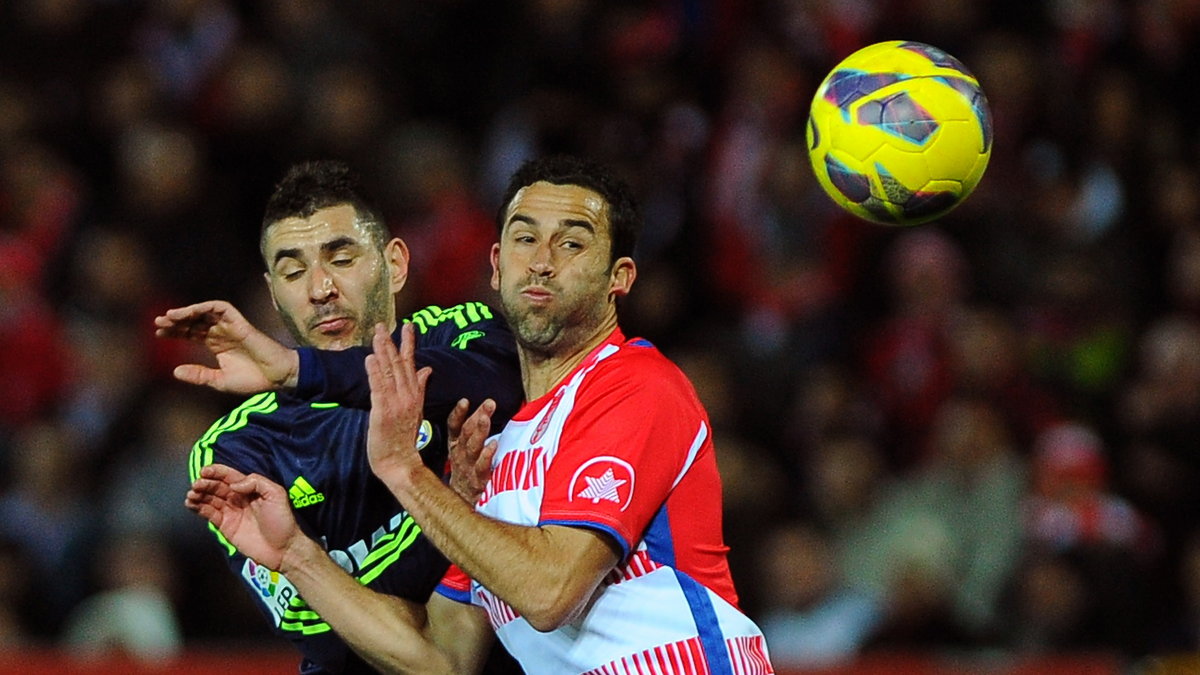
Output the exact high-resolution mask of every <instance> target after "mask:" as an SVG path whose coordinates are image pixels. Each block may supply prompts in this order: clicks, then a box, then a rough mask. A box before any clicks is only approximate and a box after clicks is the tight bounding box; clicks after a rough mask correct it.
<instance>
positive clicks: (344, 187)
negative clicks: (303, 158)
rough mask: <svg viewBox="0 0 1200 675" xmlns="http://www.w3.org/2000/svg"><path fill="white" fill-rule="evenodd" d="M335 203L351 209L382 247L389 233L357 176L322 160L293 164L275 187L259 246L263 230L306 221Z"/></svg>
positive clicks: (337, 163) (338, 163)
mask: <svg viewBox="0 0 1200 675" xmlns="http://www.w3.org/2000/svg"><path fill="white" fill-rule="evenodd" d="M339 204H349V205H350V206H353V207H354V212H355V215H356V218H357V220H358V222H359V223H360V224H362V225H363V226H364V227H365V228H366V230H367V232H368V233H369V234H370V235H371V237H372V238H373V239H374V245H375V246H376V248H380V249H382V248H383V245H384V244H385V243H387V241H388V239H389V236H388V235H389V232H388V230H387V228H386V227H385V226H384V224H383V219H382V218H380V217H379V212H378V211H377V210H376V209H375V207H374V206H373V205H372V204H371V202H370V200H369V199H368V198H367V197H366V196H365V194H364V192H363V188H362V186H361V183H360V181H359V178H358V175H357V174H356V173H355V172H354V171H353V170H352V169H351V168H350V167H349V166H348V165H347V164H346V163H345V162H341V161H337V160H330V159H322V160H314V161H308V162H300V163H298V164H293V165H292V166H291V167H289V168H288V170H287V173H285V174H284V176H283V178H282V179H281V180H280V181H279V182H278V183H277V184H276V185H275V191H274V192H273V193H271V197H270V199H268V200H267V207H266V209H264V212H263V220H262V229H261V230H260V231H259V246H260V248H261V246H262V245H263V243H265V241H266V237H267V228H269V227H271V225H273V224H275V223H277V222H279V221H281V220H283V219H285V218H308V217H309V216H311V215H312V214H314V213H316V212H317V211H319V210H321V209H324V208H328V207H330V206H338V205H339Z"/></svg>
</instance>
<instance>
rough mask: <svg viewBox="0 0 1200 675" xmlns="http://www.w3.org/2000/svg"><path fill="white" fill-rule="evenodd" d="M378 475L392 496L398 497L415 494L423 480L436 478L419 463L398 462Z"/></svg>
mask: <svg viewBox="0 0 1200 675" xmlns="http://www.w3.org/2000/svg"><path fill="white" fill-rule="evenodd" d="M376 475H378V476H379V480H381V481H383V484H384V485H386V486H387V488H388V489H389V490H391V492H392V494H394V495H396V496H397V497H401V496H407V495H411V494H413V492H414V491H416V489H417V486H418V485H420V483H421V481H422V480H423V479H425V478H430V477H434V476H433V472H431V471H430V470H429V469H428V468H427V467H426V466H425V465H424V464H423V463H421V462H419V461H418V462H412V463H399V462H398V463H395V464H392V465H390V466H387V467H384V468H382V469H381V470H380V471H378V472H376ZM439 482H440V480H439ZM402 501H403V500H402Z"/></svg>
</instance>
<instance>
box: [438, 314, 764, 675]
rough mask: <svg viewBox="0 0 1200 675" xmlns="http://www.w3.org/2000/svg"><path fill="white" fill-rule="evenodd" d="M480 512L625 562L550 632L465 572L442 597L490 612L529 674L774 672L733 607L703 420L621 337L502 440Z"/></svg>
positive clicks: (758, 636)
mask: <svg viewBox="0 0 1200 675" xmlns="http://www.w3.org/2000/svg"><path fill="white" fill-rule="evenodd" d="M493 469H494V471H493V473H492V477H491V480H490V481H489V482H488V484H487V487H486V488H485V490H484V492H483V494H482V495H481V496H480V498H479V502H478V504H477V505H476V508H477V510H478V511H479V512H481V513H484V514H486V515H488V516H491V517H493V518H496V519H498V520H502V521H506V522H510V523H515V524H519V525H528V526H537V525H565V526H569V527H586V528H591V529H595V530H599V531H601V532H604V533H606V534H607V535H608V536H610V537H611V538H612V539H613V541H614V542H616V543H617V544H618V545H619V546H620V547H621V549H622V552H623V555H622V558H621V563H620V564H619V565H618V566H617V568H615V569H614V570H613V571H612V573H610V574H609V576H608V578H607V579H606V580H605V582H604V583H603V584H602V585H601V587H600V589H599V591H598V593H597V596H596V597H595V599H594V601H593V602H592V604H591V605H590V606H589V607H588V609H587V610H586V612H585V613H584V614H583V615H582V616H581V617H579V618H578V619H576V620H575V621H574V622H572V623H571V624H569V625H566V626H563V627H561V628H559V629H557V630H554V631H550V632H546V633H542V632H539V631H537V630H535V629H534V628H533V627H532V626H530V625H529V623H528V622H526V621H525V620H524V619H523V618H522V617H521V616H520V615H519V614H517V613H516V612H515V611H514V610H513V608H512V607H510V606H509V605H508V604H507V603H505V602H504V601H503V600H501V599H500V598H498V597H496V596H495V595H493V594H492V593H491V592H490V591H488V589H487V588H485V587H483V586H481V585H479V584H478V583H476V582H473V581H470V580H468V579H466V577H465V576H464V575H462V573H461V572H459V571H458V570H457V568H452V570H451V573H450V574H449V575H448V576H447V578H446V579H445V580H444V581H443V583H442V586H441V587H440V588H439V592H441V593H442V594H443V595H446V596H447V597H450V598H452V599H457V600H459V601H463V602H467V601H469V602H473V603H474V604H476V605H479V606H481V607H483V608H484V609H485V610H486V612H487V614H488V617H489V619H490V621H491V623H492V626H493V627H494V628H495V629H496V632H497V635H498V636H499V637H500V639H501V641H502V642H503V643H504V645H505V647H507V649H508V650H509V652H510V653H511V654H512V655H513V656H515V657H516V658H517V660H519V661H520V662H521V666H522V667H523V668H524V669H525V671H526V672H529V673H535V674H536V673H553V674H555V675H558V674H561V673H604V674H606V675H609V674H611V675H616V674H618V673H620V674H623V673H637V674H651V673H654V674H660V673H661V674H666V673H672V674H687V675H700V674H707V673H723V674H730V675H733V674H737V675H741V674H745V675H758V674H765V673H772V672H774V671H773V669H772V667H771V663H770V661H769V659H768V656H767V648H766V645H765V644H764V642H763V637H762V633H761V632H760V631H759V629H758V627H757V626H756V625H755V624H754V622H753V621H751V620H750V619H749V618H748V617H746V616H745V615H744V614H743V613H742V612H741V611H740V610H739V609H738V607H737V594H736V592H735V591H734V588H733V582H732V579H731V578H730V575H729V566H728V562H727V559H726V552H727V550H728V549H727V548H726V546H725V544H724V542H723V539H722V535H721V483H720V477H719V476H718V474H717V463H716V457H715V455H714V452H713V445H712V437H711V430H710V428H709V423H708V416H707V414H706V413H705V412H704V409H703V407H702V406H701V405H700V402H699V400H698V399H697V398H696V394H695V391H694V390H693V389H692V386H691V384H690V383H689V382H688V380H687V378H686V377H685V376H684V375H683V373H682V372H681V371H680V370H679V368H678V367H676V366H675V365H674V364H673V363H671V362H670V361H669V360H667V359H666V358H665V357H664V356H663V355H662V354H661V353H659V351H658V350H657V349H655V348H654V347H653V346H652V345H651V344H650V343H648V342H646V341H645V340H637V339H635V340H630V341H628V342H627V341H625V338H624V336H623V335H622V334H621V332H620V331H619V330H618V331H614V333H613V334H612V335H611V336H610V337H609V338H608V340H606V341H605V342H604V344H602V345H600V346H599V347H597V348H596V350H594V351H593V352H592V353H591V354H589V355H588V357H587V358H586V359H584V361H583V362H582V363H581V364H580V365H579V367H578V368H576V370H575V371H574V372H573V373H571V374H570V375H568V376H567V377H566V378H565V379H564V380H563V382H562V383H560V384H559V385H558V386H556V387H555V388H554V389H552V390H551V391H550V392H548V393H547V394H546V395H545V396H543V397H541V398H540V399H538V400H536V401H532V402H529V403H527V404H526V405H525V406H524V407H522V408H521V410H520V411H518V413H517V414H516V416H515V417H513V419H512V421H510V422H509V423H508V425H507V426H506V427H505V428H504V430H503V432H502V433H501V434H500V444H499V449H498V451H497V453H496V456H495V459H494V460H493Z"/></svg>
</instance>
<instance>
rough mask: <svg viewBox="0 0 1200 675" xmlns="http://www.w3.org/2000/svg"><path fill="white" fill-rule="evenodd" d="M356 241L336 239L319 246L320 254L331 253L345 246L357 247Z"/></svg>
mask: <svg viewBox="0 0 1200 675" xmlns="http://www.w3.org/2000/svg"><path fill="white" fill-rule="evenodd" d="M357 245H358V240H357V239H355V238H353V237H338V238H337V239H331V240H329V241H327V242H325V243H324V244H321V253H333V252H334V251H336V250H338V249H342V248H346V247H347V246H357Z"/></svg>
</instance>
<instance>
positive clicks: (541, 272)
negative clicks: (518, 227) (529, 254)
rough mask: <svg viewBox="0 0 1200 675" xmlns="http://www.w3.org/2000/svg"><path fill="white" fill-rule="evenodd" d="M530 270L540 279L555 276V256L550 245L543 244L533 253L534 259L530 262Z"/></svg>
mask: <svg viewBox="0 0 1200 675" xmlns="http://www.w3.org/2000/svg"><path fill="white" fill-rule="evenodd" d="M529 270H530V271H531V272H533V273H534V274H536V275H538V276H539V277H548V276H552V275H553V274H554V254H553V251H552V250H551V247H550V244H549V243H546V244H542V245H540V246H538V247H537V250H536V251H534V252H533V258H532V259H531V260H530V261H529Z"/></svg>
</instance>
